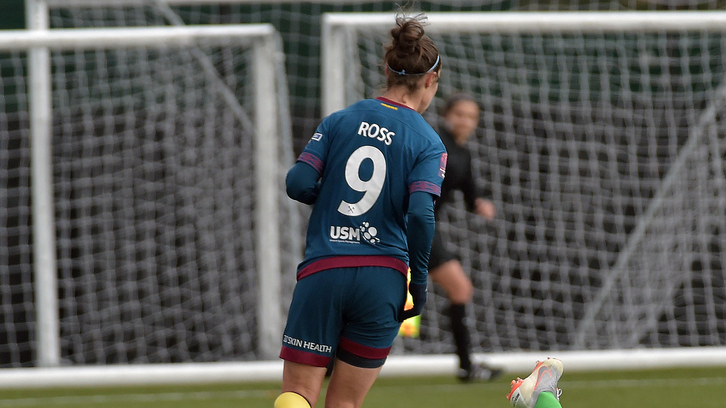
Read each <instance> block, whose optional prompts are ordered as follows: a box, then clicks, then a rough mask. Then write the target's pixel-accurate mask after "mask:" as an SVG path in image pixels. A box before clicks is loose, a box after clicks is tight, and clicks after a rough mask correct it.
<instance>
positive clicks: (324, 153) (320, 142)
mask: <svg viewBox="0 0 726 408" xmlns="http://www.w3.org/2000/svg"><path fill="white" fill-rule="evenodd" d="M331 121H332V120H331V119H330V116H328V117H326V118H325V119H323V121H322V122H321V123H320V125H319V126H318V128H317V130H316V131H315V133H314V134H313V136H312V137H311V138H310V141H309V142H308V144H307V145H306V146H305V149H304V150H303V152H302V153H301V154H300V156H299V157H298V158H297V161H298V162H303V163H307V164H309V165H310V166H312V167H313V168H314V169H315V170H316V171H317V172H318V174H319V175H321V176H322V174H323V170H325V163H326V162H327V158H328V151H329V150H330V149H329V147H330V143H331V138H332V136H331V134H330V133H329V132H328V128H329V126H330V123H331Z"/></svg>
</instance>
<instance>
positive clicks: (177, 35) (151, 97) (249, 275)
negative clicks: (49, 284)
mask: <svg viewBox="0 0 726 408" xmlns="http://www.w3.org/2000/svg"><path fill="white" fill-rule="evenodd" d="M33 34H37V35H33ZM23 44H28V45H26V47H29V46H33V47H48V48H49V49H50V54H49V61H50V69H49V72H47V75H49V78H48V79H49V85H50V87H49V88H50V89H52V93H49V95H48V97H49V98H51V99H50V101H49V102H50V103H51V106H52V110H51V112H50V113H51V115H52V121H51V122H50V137H49V138H48V140H49V141H50V143H51V149H52V150H51V151H52V156H51V157H49V161H50V163H48V164H49V165H50V166H51V169H52V180H50V182H49V184H50V185H51V188H52V191H51V195H52V197H53V199H52V206H53V207H54V218H55V225H50V231H46V233H49V234H50V235H55V247H56V248H57V251H56V258H57V260H56V262H57V287H58V290H57V293H58V302H57V303H58V309H57V310H58V313H57V314H58V322H57V326H56V327H58V331H59V333H58V335H59V342H58V343H59V348H60V350H59V357H60V362H61V363H62V364H64V365H66V364H115V363H174V362H206V361H228V360H257V359H260V358H266V357H269V354H270V351H269V350H270V349H275V350H276V351H277V350H279V349H278V348H277V346H276V344H275V343H274V342H275V340H277V339H278V338H279V336H280V334H279V333H280V332H281V329H282V328H281V324H282V322H283V321H284V320H282V316H280V315H281V313H282V311H283V308H282V307H281V306H280V305H282V304H284V303H287V300H286V299H281V296H280V295H279V292H280V288H279V287H277V288H276V289H275V288H272V289H270V288H267V289H265V285H266V284H267V285H268V286H269V285H270V284H271V285H275V284H276V285H277V286H279V281H280V272H281V270H293V269H294V268H295V265H296V264H297V262H298V261H299V258H300V254H301V251H302V248H301V247H300V244H301V239H300V231H299V225H298V222H299V217H298V215H297V212H298V210H299V208H296V207H293V206H292V205H288V204H287V203H288V202H289V200H287V199H286V195H285V193H284V182H283V179H284V171H278V167H279V168H283V169H285V168H287V167H289V166H290V165H291V164H292V160H293V154H292V144H291V135H290V128H289V127H290V124H289V112H288V107H287V100H286V95H287V91H286V89H285V86H286V85H285V84H286V82H285V81H284V76H285V73H284V68H282V66H281V63H282V61H283V59H282V58H281V50H280V48H279V41H278V39H277V37H276V33H275V30H274V27H272V26H271V25H254V26H253V25H249V26H242V25H234V26H225V27H189V28H187V27H181V28H168V27H167V28H140V29H139V28H131V29H118V28H116V29H86V30H54V31H52V32H51V31H46V32H42V31H41V32H37V33H28V32H23V33H21V32H14V33H6V34H2V35H0V49H3V50H8V51H7V53H6V54H3V56H2V58H0V61H1V62H0V67H2V69H3V73H4V74H7V75H4V76H3V84H2V86H3V88H4V90H5V92H3V93H2V96H0V103H1V106H2V108H3V109H2V112H3V113H2V115H3V116H2V119H3V120H2V121H1V122H2V125H0V126H3V127H4V128H3V129H2V130H3V137H2V141H1V142H0V144H2V148H3V150H2V151H3V155H2V156H1V157H2V159H0V160H2V164H3V165H4V166H3V169H5V170H3V171H4V172H5V173H4V175H5V176H7V177H2V180H3V183H7V185H6V186H4V187H5V190H4V191H7V192H8V193H9V194H8V196H7V197H5V196H3V201H5V203H6V204H7V206H5V205H3V208H9V209H10V211H3V212H2V215H1V216H0V217H2V221H3V222H4V223H5V224H6V225H11V226H14V228H13V229H10V230H9V233H8V235H7V236H6V238H5V239H7V240H13V239H14V240H18V237H24V238H23V239H25V241H21V242H19V243H16V242H12V243H11V244H10V245H8V246H6V245H3V247H4V248H5V247H9V248H17V247H21V248H22V245H26V246H29V245H31V241H32V238H33V235H31V232H30V225H31V223H32V222H31V220H30V216H29V212H30V204H31V202H32V201H33V200H34V199H35V196H34V195H33V192H34V191H35V190H32V191H31V190H30V183H29V180H28V179H29V173H30V168H31V165H32V164H31V163H29V160H28V157H29V156H30V151H31V147H30V146H29V145H30V144H32V143H31V142H30V141H33V143H36V142H35V141H36V140H37V139H35V137H36V135H34V134H32V130H29V129H32V126H31V122H32V120H33V117H32V115H33V113H32V109H31V102H33V103H38V102H42V101H40V100H39V99H38V98H36V99H35V100H34V101H31V102H28V95H29V94H31V93H32V92H33V90H32V89H31V86H32V84H33V82H34V81H37V80H38V78H37V77H34V78H30V77H29V75H30V74H29V73H28V71H30V69H29V68H30V67H29V66H28V65H29V64H30V62H29V61H30V60H29V58H28V52H27V49H26V48H23V47H24V45H23ZM42 74H43V73H41V76H40V78H41V79H42V78H43V76H42ZM280 78H281V79H282V80H278V79H280ZM41 99H42V98H41ZM5 134H7V135H8V137H7V138H6V137H5V136H4V135H5ZM7 152H9V154H7ZM34 174H35V173H34ZM6 180H7V181H6ZM42 182H43V181H42V180H34V183H42ZM16 209H19V210H16ZM34 227H35V226H34ZM46 227H47V226H46ZM41 229H42V226H41ZM36 231H38V229H37V228H34V229H33V234H35V237H38V236H39V235H40V234H38V233H37V232H36ZM261 237H263V239H261ZM35 248H36V250H37V247H35ZM283 249H284V250H283ZM26 251H27V252H26V254H27V255H26V256H22V254H17V253H8V256H9V257H10V259H11V261H12V264H11V265H10V266H5V265H4V266H3V267H2V268H3V270H2V273H1V274H0V276H1V277H0V279H2V282H1V283H2V285H1V286H2V289H0V290H1V291H2V298H1V299H2V302H3V304H4V305H9V304H17V308H15V309H14V310H15V312H14V313H4V312H3V313H1V314H0V316H2V320H1V321H0V327H2V328H1V329H0V331H2V337H3V338H4V339H3V340H6V341H0V344H1V346H0V357H1V364H2V366H6V367H7V366H10V367H17V366H23V365H31V364H33V362H34V360H35V357H36V353H40V352H41V351H46V350H44V349H43V347H44V345H43V344H39V343H38V341H39V338H42V337H43V336H42V333H40V331H41V330H42V324H40V323H39V326H41V327H39V326H37V325H36V324H35V322H36V314H37V313H39V312H40V313H42V311H39V310H37V309H36V308H38V307H39V306H38V305H39V304H41V303H40V302H41V301H47V300H48V299H37V297H36V296H37V295H36V294H37V293H38V292H36V291H35V290H37V288H34V284H35V283H36V282H34V281H36V280H37V279H38V276H39V275H38V274H37V273H36V275H34V274H33V272H32V271H33V269H34V268H33V267H31V265H32V260H31V258H30V255H29V254H30V247H28V248H26ZM36 268H37V265H36ZM51 274H53V275H56V274H55V271H51ZM275 279H276V280H277V283H276V282H275ZM261 280H271V282H269V283H263V282H261ZM266 290H269V291H266ZM275 291H277V295H276V296H275ZM288 292H289V291H288ZM51 293H52V291H51ZM270 294H272V295H270ZM34 297H36V299H35V301H34ZM19 300H21V301H19ZM48 304H49V305H50V308H52V307H53V304H52V303H48ZM265 310H267V312H265ZM269 311H271V312H272V313H269ZM269 315H272V319H268V317H267V316H269ZM13 319H14V320H13ZM39 319H42V317H40V318H39ZM270 320H272V323H273V324H274V325H273V326H272V327H270ZM266 328H267V329H266ZM266 330H267V331H266ZM266 345H269V346H266Z"/></svg>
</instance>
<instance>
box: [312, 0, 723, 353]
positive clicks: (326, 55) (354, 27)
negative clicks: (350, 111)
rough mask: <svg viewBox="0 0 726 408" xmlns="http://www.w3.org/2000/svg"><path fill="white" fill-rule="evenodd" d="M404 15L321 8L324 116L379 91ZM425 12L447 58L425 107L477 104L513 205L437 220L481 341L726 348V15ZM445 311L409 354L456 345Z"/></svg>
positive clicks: (482, 142)
mask: <svg viewBox="0 0 726 408" xmlns="http://www.w3.org/2000/svg"><path fill="white" fill-rule="evenodd" d="M412 14H415V12H414V13H412ZM394 18H395V16H394V14H393V13H330V14H326V15H324V17H323V28H322V66H323V68H322V76H321V84H322V98H323V100H322V107H323V114H330V113H332V112H334V111H336V110H339V109H342V108H344V107H346V106H348V105H349V104H351V103H353V102H354V101H356V100H358V99H360V98H370V97H375V96H377V95H378V93H379V90H380V89H381V87H382V86H383V85H384V84H385V80H384V78H383V74H382V69H381V62H382V55H383V52H382V46H383V44H385V43H387V42H388V41H390V40H389V38H388V37H389V35H388V32H389V30H390V28H393V27H394V25H395V20H394ZM427 18H428V25H427V26H426V32H427V34H428V35H429V36H431V37H432V38H433V40H434V42H435V43H436V44H437V46H438V47H439V51H440V53H441V55H442V61H443V67H444V68H443V69H444V71H443V75H442V78H441V80H440V88H439V94H438V95H437V97H436V98H435V99H434V101H433V103H432V107H431V108H430V109H429V111H428V112H427V113H426V114H425V116H426V117H427V118H428V119H429V120H430V121H431V122H432V123H434V124H439V125H440V119H439V118H437V117H436V112H437V109H438V108H440V107H442V106H443V99H444V98H445V97H446V96H447V95H448V94H450V93H453V92H457V91H466V92H469V93H471V94H472V95H473V96H474V97H475V98H476V99H477V101H479V104H480V106H481V107H482V114H481V125H482V129H481V131H480V132H478V133H477V135H475V137H473V140H472V141H471V142H470V148H471V149H472V155H473V166H474V172H475V177H477V184H478V187H480V188H482V189H487V190H489V191H490V192H491V194H492V199H493V200H494V202H495V204H496V205H497V207H498V209H499V211H498V212H499V213H500V215H499V216H498V218H497V219H496V220H495V221H494V222H492V223H484V222H483V221H480V220H478V219H476V217H475V216H473V215H470V214H467V213H466V211H465V209H464V208H463V205H462V203H461V202H460V201H458V202H457V203H455V204H454V205H450V206H448V207H446V208H444V211H443V214H444V215H443V216H442V222H441V224H440V225H439V226H437V228H438V227H440V228H442V231H443V233H444V235H445V236H446V238H447V239H446V242H447V243H448V246H449V250H451V251H452V252H454V253H455V254H456V255H457V256H458V257H459V258H460V259H461V261H462V263H463V264H464V266H465V269H467V270H471V274H472V280H473V282H474V284H475V287H476V289H475V299H474V305H473V307H472V308H471V309H470V312H472V313H471V314H472V315H473V316H472V317H471V319H470V321H469V325H470V326H471V327H472V329H473V330H474V333H473V342H474V343H475V348H476V349H477V350H478V351H480V352H486V353H491V352H494V353H495V354H496V353H498V352H502V353H505V354H506V353H507V352H510V351H516V350H518V349H541V350H554V351H559V352H563V353H565V352H570V351H571V352H579V351H582V352H583V355H590V356H592V357H593V359H596V358H597V356H598V355H601V354H602V353H604V352H608V351H610V350H621V349H623V350H637V349H652V350H653V351H654V352H656V353H659V354H658V355H662V356H663V357H664V358H665V361H670V362H671V363H673V364H674V365H678V364H681V363H680V362H679V359H678V358H677V357H676V355H677V353H679V352H681V351H682V350H683V348H684V347H693V351H694V352H696V353H698V352H699V350H700V351H701V353H703V355H708V354H709V353H713V349H712V348H711V347H703V348H699V347H701V346H714V347H716V348H723V347H724V346H726V327H724V325H723V323H722V322H723V319H722V317H723V316H724V315H725V312H726V304H724V302H723V299H724V294H726V287H725V285H724V275H723V269H722V267H721V266H722V265H726V263H724V262H726V259H724V256H723V251H722V250H721V248H722V245H723V242H722V240H723V237H724V231H726V230H725V228H726V225H724V223H723V222H721V221H719V220H720V219H721V218H722V214H723V213H722V212H721V210H723V205H722V204H721V203H722V201H723V197H725V196H726V190H725V189H724V183H723V179H724V176H723V174H724V170H725V169H724V168H723V163H722V159H721V157H722V154H721V153H719V152H723V149H724V146H723V141H722V139H723V136H724V133H723V132H724V129H723V126H722V125H721V124H720V123H721V120H720V118H721V116H722V115H723V111H724V109H726V107H725V106H726V104H725V102H726V101H725V100H724V92H726V80H724V79H725V78H726V50H725V49H724V46H723V41H722V40H723V38H724V37H726V29H724V27H726V13H724V12H722V11H704V12H698V11H688V12H670V11H669V12H546V13H542V12H501V13H475V12H471V13H435V12H432V13H427ZM446 306H447V301H446V298H445V296H443V293H434V294H433V301H432V302H429V303H427V308H426V310H425V311H424V321H423V322H422V337H423V339H422V340H410V339H406V340H404V341H403V342H402V343H401V345H399V346H400V349H402V350H406V351H407V352H413V353H422V354H427V353H431V352H433V353H436V352H442V351H443V352H448V351H451V350H452V346H451V340H450V336H449V335H448V334H447V331H448V330H447V329H446V327H447V325H448V323H447V320H446V318H445V316H441V312H440V310H443V309H445V307H446ZM426 316H429V317H428V319H427V318H426ZM427 325H428V327H427ZM447 343H448V344H447ZM482 356H483V355H482ZM487 356H488V359H496V357H492V356H491V355H488V354H487ZM669 356H670V357H671V358H669ZM636 365H637V363H636Z"/></svg>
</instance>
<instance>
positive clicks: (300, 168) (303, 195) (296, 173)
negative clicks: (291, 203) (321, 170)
mask: <svg viewBox="0 0 726 408" xmlns="http://www.w3.org/2000/svg"><path fill="white" fill-rule="evenodd" d="M319 178H320V175H319V174H318V171H317V170H315V169H314V168H313V167H312V166H310V165H309V164H307V163H304V162H297V163H295V165H294V166H292V168H291V169H290V170H289V171H288V172H287V177H285V186H286V191H287V196H288V197H290V198H292V199H293V200H296V201H300V202H301V203H303V204H315V201H316V200H317V199H318V194H319V193H320V182H319V181H318V179H319Z"/></svg>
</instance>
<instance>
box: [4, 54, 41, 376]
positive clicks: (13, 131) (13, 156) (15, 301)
mask: <svg viewBox="0 0 726 408" xmlns="http://www.w3.org/2000/svg"><path fill="white" fill-rule="evenodd" d="M4 57H5V58H0V72H2V76H1V77H0V260H2V262H0V361H2V362H3V363H6V364H9V365H13V366H17V365H20V364H22V363H28V362H30V361H32V359H33V357H34V351H33V348H32V343H31V341H32V339H33V338H34V337H35V330H34V325H33V324H32V322H33V321H34V317H33V316H34V314H35V308H34V307H33V278H32V276H33V269H32V265H33V262H32V257H33V254H32V251H31V245H32V241H31V231H30V230H31V209H30V203H31V198H30V141H29V139H28V107H27V99H26V93H25V90H26V81H25V77H24V71H25V64H24V63H23V62H22V61H23V59H22V58H21V56H20V54H16V53H14V54H6V55H5V56H4Z"/></svg>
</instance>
